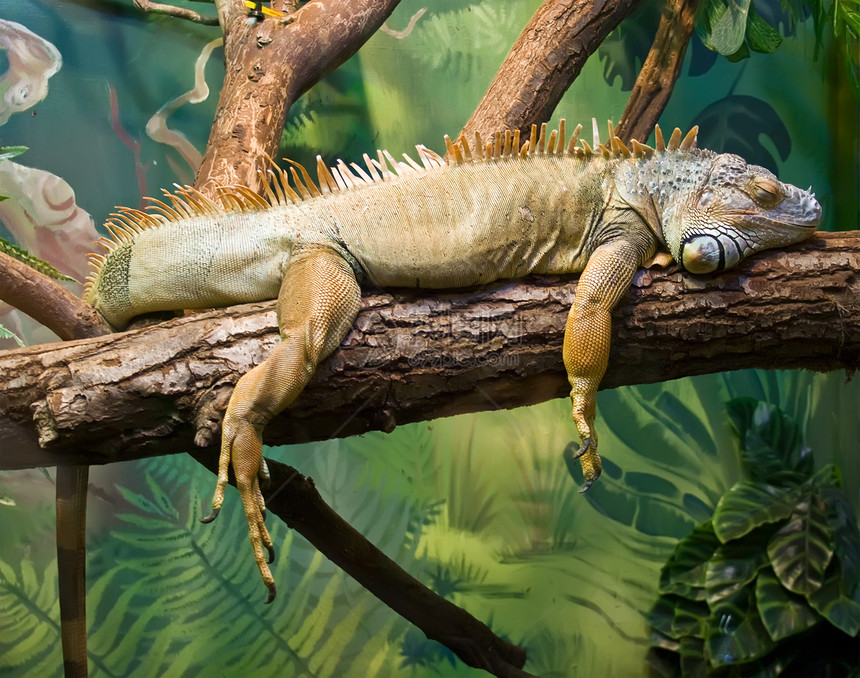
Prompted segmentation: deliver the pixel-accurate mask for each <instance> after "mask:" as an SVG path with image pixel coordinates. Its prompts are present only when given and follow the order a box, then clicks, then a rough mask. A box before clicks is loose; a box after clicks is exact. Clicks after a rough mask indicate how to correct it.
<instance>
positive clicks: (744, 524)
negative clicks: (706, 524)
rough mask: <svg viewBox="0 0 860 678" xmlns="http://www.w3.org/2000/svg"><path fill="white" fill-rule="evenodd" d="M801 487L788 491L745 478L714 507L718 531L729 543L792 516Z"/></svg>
mask: <svg viewBox="0 0 860 678" xmlns="http://www.w3.org/2000/svg"><path fill="white" fill-rule="evenodd" d="M797 496H798V491H797V490H786V489H784V488H779V487H773V486H772V485H767V484H765V483H761V482H751V481H747V480H744V481H741V482H739V483H738V484H736V485H735V486H734V487H732V488H731V489H730V490H729V491H728V492H726V493H725V494H724V495H723V496H722V497H720V500H719V501H718V502H717V508H716V509H715V510H714V518H713V522H714V532H715V533H716V535H717V537H718V538H719V540H720V541H721V542H723V543H726V542H728V541H730V540H732V539H739V538H740V537H743V536H744V535H745V534H748V533H750V532H751V531H752V530H754V529H756V528H757V527H761V526H762V525H766V524H768V523H775V522H777V521H778V520H782V519H784V518H787V517H788V516H790V515H791V512H792V511H793V510H794V505H795V502H796V501H797Z"/></svg>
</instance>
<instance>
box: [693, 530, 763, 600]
mask: <svg viewBox="0 0 860 678" xmlns="http://www.w3.org/2000/svg"><path fill="white" fill-rule="evenodd" d="M766 564H767V554H765V552H764V550H763V549H762V548H761V543H760V542H759V540H757V539H742V540H739V541H731V542H729V543H728V544H722V545H721V546H720V547H719V548H718V549H717V550H716V551H714V555H713V556H712V557H711V559H710V560H709V561H708V565H707V568H706V572H705V591H706V593H707V596H708V605H710V606H711V608H712V609H713V608H715V607H716V605H717V603H718V601H721V600H724V599H725V598H728V597H729V596H731V595H733V594H734V593H736V592H737V591H739V590H740V589H741V588H743V587H744V586H746V585H747V584H749V583H750V582H751V581H753V579H755V577H756V575H757V574H758V572H759V570H760V569H761V568H762V567H764V566H765V565H766Z"/></svg>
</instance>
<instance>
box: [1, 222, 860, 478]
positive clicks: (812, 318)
mask: <svg viewBox="0 0 860 678" xmlns="http://www.w3.org/2000/svg"><path fill="white" fill-rule="evenodd" d="M819 236H820V237H818V238H817V239H815V240H813V241H811V242H809V243H806V244H804V245H800V246H796V247H794V248H792V249H791V250H790V251H774V252H771V253H767V254H765V255H762V256H759V257H756V258H754V259H752V260H751V261H748V262H744V263H742V264H741V265H740V266H738V267H737V268H736V269H733V270H731V271H728V272H726V273H723V274H720V275H718V276H714V277H708V278H693V277H690V276H686V275H682V274H681V273H678V272H663V271H658V270H649V271H643V272H642V273H640V274H639V276H638V277H637V278H636V281H635V285H634V287H633V289H632V290H631V292H630V293H629V294H628V296H627V298H626V300H625V301H624V302H623V303H622V304H621V306H620V308H619V309H618V311H617V312H616V314H615V329H614V333H613V351H612V355H611V357H610V367H609V370H608V371H607V374H606V377H605V378H604V380H603V384H602V385H603V387H613V386H618V385H621V384H633V383H650V382H658V381H665V380H667V379H673V378H677V377H681V376H685V375H693V374H704V373H710V372H717V371H725V370H732V369H741V368H747V367H760V368H769V369H775V368H811V369H816V370H833V369H840V368H847V369H851V370H853V369H855V368H856V367H857V364H858V359H859V358H860V234H858V233H857V232H851V233H832V234H819ZM574 290H575V284H574V283H573V282H571V281H570V280H564V279H556V278H543V279H537V280H533V281H527V282H520V283H514V282H508V283H505V282H501V283H497V284H495V285H492V286H489V287H487V288H486V289H483V290H478V291H475V290H470V291H463V292H456V291H454V292H443V293H434V294H433V295H432V296H428V295H427V293H426V292H425V293H421V292H416V291H408V292H397V293H394V294H368V295H366V296H365V297H364V308H363V310H362V312H361V314H360V315H359V317H358V320H357V322H356V325H355V328H354V329H353V331H352V332H351V333H350V334H349V336H348V337H347V339H346V340H345V341H344V343H343V345H342V346H341V348H340V349H339V350H338V351H337V352H336V353H335V354H334V355H333V356H332V357H331V358H330V359H329V360H328V361H326V362H325V363H324V364H323V365H322V366H321V368H320V370H319V373H318V374H317V376H316V377H315V378H314V380H313V381H312V382H311V384H310V385H309V387H308V388H307V389H306V390H305V391H304V392H303V394H302V397H301V398H300V399H299V400H298V402H297V403H296V404H295V406H294V407H292V408H291V409H290V410H288V411H287V412H286V413H284V414H283V415H281V416H279V417H278V418H276V419H275V420H274V421H273V422H272V424H271V425H269V427H268V428H267V429H266V434H267V442H269V443H271V444H280V443H285V442H299V441H308V440H320V439H325V438H329V437H332V436H346V435H351V434H355V433H360V432H364V431H368V430H380V429H381V430H390V429H391V428H393V427H394V426H396V425H398V424H403V423H406V422H410V421H419V420H424V419H429V418H433V417H439V416H447V415H452V414H457V413H461V412H473V411H479V410H487V409H494V408H499V407H514V406H519V405H525V404H531V403H537V402H540V401H543V400H547V399H549V398H555V397H560V396H563V395H565V394H566V392H567V388H568V387H567V383H566V379H565V374H564V370H563V367H562V363H561V357H560V356H561V341H562V335H563V329H564V323H565V319H566V316H567V311H568V308H569V305H570V302H571V299H572V296H573V293H574ZM277 340H278V337H277V331H276V329H275V319H274V309H273V304H272V303H265V304H252V305H246V306H240V307H235V308H233V309H230V310H228V311H223V310H222V311H214V312H209V313H205V314H201V315H198V316H195V317H189V318H180V319H176V320H171V321H168V322H165V323H162V324H158V325H154V326H149V327H145V328H142V329H139V330H135V331H131V332H127V333H123V334H117V335H112V336H109V337H102V338H98V339H90V340H86V341H77V342H69V343H66V344H61V345H53V346H39V347H32V348H24V349H17V350H14V351H7V352H6V353H2V354H0V374H3V375H4V377H5V379H4V381H3V383H2V385H0V439H3V440H4V441H9V442H8V443H5V444H4V445H3V447H2V449H0V468H28V467H33V466H40V465H52V464H58V463H68V464H74V463H95V464H99V463H106V462H111V461H116V460H120V459H130V458H136V457H144V456H154V455H159V454H169V453H175V452H180V451H184V450H188V449H191V448H192V447H193V442H194V441H195V439H196V440H197V442H199V443H202V444H203V445H204V446H207V447H209V448H210V449H211V448H212V447H214V444H215V441H216V440H217V437H218V436H217V434H218V424H219V421H220V416H221V413H222V411H223V407H224V405H225V403H226V399H227V397H228V396H229V393H230V390H231V387H232V384H233V383H234V382H235V381H236V380H237V379H238V377H239V376H240V375H241V374H244V373H245V372H247V370H248V369H249V368H250V367H251V365H253V364H256V363H259V361H260V360H261V359H262V358H263V357H264V356H265V355H266V354H267V353H268V352H269V351H270V350H271V348H272V347H273V346H274V344H275V343H276V342H277ZM6 436H10V437H9V438H7V437H6ZM40 437H41V438H42V440H43V442H44V443H45V445H46V447H45V448H44V449H43V448H41V447H40V446H39V445H38V442H37V441H38V439H39V438H40ZM76 448H77V449H88V450H90V452H89V453H88V454H87V455H83V454H82V453H80V452H76V451H75V450H76Z"/></svg>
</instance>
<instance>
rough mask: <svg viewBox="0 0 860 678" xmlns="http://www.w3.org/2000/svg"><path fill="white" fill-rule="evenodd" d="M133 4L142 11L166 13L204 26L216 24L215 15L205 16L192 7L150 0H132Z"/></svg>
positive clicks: (216, 18)
mask: <svg viewBox="0 0 860 678" xmlns="http://www.w3.org/2000/svg"><path fill="white" fill-rule="evenodd" d="M134 6H135V7H137V8H138V9H140V10H143V11H144V12H152V13H154V14H167V15H168V16H172V17H176V18H177V19H186V20H187V21H193V22H194V23H197V24H203V25H204V26H217V25H218V17H217V16H206V15H205V14H200V13H199V12H195V11H194V10H192V9H186V8H184V7H175V6H173V5H165V4H164V3H162V2H151V0H134Z"/></svg>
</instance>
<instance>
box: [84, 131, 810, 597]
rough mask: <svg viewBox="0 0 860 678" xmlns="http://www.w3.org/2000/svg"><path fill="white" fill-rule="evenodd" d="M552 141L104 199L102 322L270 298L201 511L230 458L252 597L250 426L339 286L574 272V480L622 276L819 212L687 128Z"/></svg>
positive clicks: (332, 304)
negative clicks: (273, 304)
mask: <svg viewBox="0 0 860 678" xmlns="http://www.w3.org/2000/svg"><path fill="white" fill-rule="evenodd" d="M555 134H556V133H555V132H553V134H552V135H551V136H550V137H549V139H547V137H546V135H545V128H543V127H542V128H541V133H540V137H539V138H538V135H537V134H536V130H534V129H533V131H532V136H531V140H530V142H529V143H527V144H525V145H524V146H523V147H522V150H521V151H520V144H519V133H514V134H511V133H506V134H505V136H504V137H502V136H501V135H497V136H496V138H495V140H494V141H495V143H494V144H493V143H490V144H487V145H486V146H484V144H483V143H482V142H481V140H480V139H478V140H477V143H476V144H475V147H474V148H472V147H470V146H469V145H468V144H467V143H466V142H465V140H463V139H461V140H459V141H458V143H457V145H456V146H455V145H454V144H452V143H451V142H450V140H448V139H447V138H446V143H447V146H448V160H447V161H445V160H443V159H442V158H441V157H440V156H438V155H436V154H434V153H432V152H430V151H428V150H427V149H424V148H423V147H418V151H419V157H420V158H421V160H422V162H423V163H424V165H425V168H424V169H419V170H417V171H415V170H412V169H411V168H410V167H409V166H408V165H406V164H405V163H398V162H396V161H394V160H393V159H392V158H390V156H387V157H384V156H383V155H382V154H379V160H378V161H371V160H370V159H369V158H367V156H365V160H366V163H367V167H368V170H367V171H368V172H369V174H370V175H369V176H368V175H367V174H365V173H364V172H363V171H362V170H360V169H355V172H357V173H358V174H359V176H357V175H356V174H355V173H353V172H352V171H351V170H349V169H348V168H347V167H346V165H344V164H343V163H339V164H338V166H337V167H336V168H332V169H331V171H329V170H328V169H327V168H325V166H322V163H321V161H319V163H318V175H319V184H320V189H322V191H323V193H324V194H323V195H321V196H320V195H319V190H318V188H317V186H316V185H315V184H314V183H313V182H312V180H311V179H310V177H309V176H308V175H307V173H306V172H305V171H304V169H303V168H299V169H298V170H296V169H291V172H292V182H290V179H289V175H288V174H287V173H286V172H284V171H281V170H275V171H274V172H272V177H271V180H270V181H269V183H268V184H267V185H266V194H267V197H266V199H265V200H264V199H262V198H260V197H259V196H256V195H255V194H252V193H251V192H250V191H249V190H248V189H246V188H242V187H231V188H227V189H225V190H224V193H223V195H222V196H221V203H222V204H221V205H218V204H215V203H213V202H211V201H209V200H208V199H206V198H204V197H203V196H201V195H200V194H198V193H196V192H195V191H193V189H180V190H179V192H177V193H176V194H173V195H171V194H167V195H168V198H169V200H170V201H171V203H172V207H168V206H167V205H164V204H163V203H161V204H159V205H157V206H156V207H155V208H154V209H155V210H156V211H160V212H161V215H159V214H155V213H153V212H148V213H143V212H138V211H135V210H123V211H121V212H120V213H119V214H117V215H115V217H114V219H112V220H111V221H110V222H109V223H108V227H109V229H111V232H112V235H113V236H114V237H113V239H112V240H105V241H104V244H105V245H106V248H107V250H108V252H107V255H106V256H101V255H93V261H94V266H95V268H96V272H95V274H94V275H93V276H91V279H90V282H89V284H88V289H87V292H86V295H85V298H86V299H87V300H88V301H89V302H90V303H92V304H93V305H94V306H95V307H96V308H98V309H99V310H100V311H101V312H102V314H103V315H104V316H105V318H106V319H107V320H108V321H109V322H110V323H111V324H113V325H114V326H117V327H122V326H124V325H125V324H126V323H127V321H128V320H129V319H130V318H132V317H134V316H135V315H138V314H141V313H145V312H149V311H155V310H164V309H183V308H195V307H198V308H199V307H211V306H218V305H222V306H223V305H229V304H233V303H239V302H244V301H255V300H262V299H268V298H272V297H275V296H277V298H278V305H277V308H278V326H279V328H280V332H281V338H282V342H281V343H280V345H279V346H278V347H277V348H276V349H275V351H274V352H273V354H272V355H271V356H270V357H269V358H268V359H267V360H265V361H264V362H263V363H262V364H260V365H258V366H257V367H255V368H254V369H253V370H251V371H250V372H248V373H247V374H245V375H244V376H243V377H242V378H241V379H240V380H239V382H238V383H237V385H236V389H235V391H234V393H233V396H232V398H231V399H230V403H229V405H228V407H227V412H226V414H225V416H224V423H223V432H222V446H221V458H220V465H219V473H218V485H217V488H216V491H215V496H214V499H213V502H212V514H211V515H210V516H209V517H208V518H206V519H205V520H206V521H209V520H212V519H214V518H215V516H216V515H217V514H218V511H219V510H220V509H221V506H222V503H223V501H224V489H225V486H226V483H227V471H228V468H229V467H230V465H232V467H233V470H234V472H235V474H236V481H237V486H238V488H239V495H240V497H241V499H242V503H243V505H244V507H245V515H246V518H247V520H248V526H249V531H250V537H251V543H252V546H253V549H254V558H255V560H256V562H257V565H258V566H259V568H260V572H261V575H262V577H263V581H264V582H265V584H266V586H267V587H268V589H269V597H268V600H267V602H270V601H271V600H272V599H273V598H274V595H275V590H276V589H275V583H274V580H273V578H272V575H271V572H270V571H269V568H268V565H267V555H268V560H269V561H271V559H272V558H273V557H274V547H273V544H272V541H271V538H270V536H269V533H268V531H267V530H266V527H265V524H264V520H263V519H264V515H265V504H264V501H263V498H262V494H261V492H260V479H261V478H264V477H265V475H266V469H265V464H264V462H263V456H262V445H263V442H262V433H263V429H264V428H265V426H266V425H267V424H268V422H269V421H270V420H271V419H272V418H273V417H274V416H275V415H276V414H277V413H278V412H280V411H281V410H283V409H284V408H286V407H287V406H289V405H290V403H292V402H293V401H294V400H295V399H296V397H298V396H299V394H300V393H301V391H302V389H303V388H304V387H305V385H306V384H307V383H308V381H309V380H310V378H311V376H312V375H313V373H314V371H315V369H316V367H317V366H318V365H319V363H320V361H322V360H324V359H325V357H326V356H328V355H329V354H330V353H331V352H332V351H334V349H335V348H336V347H337V346H338V345H339V344H340V342H341V341H342V340H343V338H344V336H345V335H346V333H347V332H348V331H349V328H350V327H351V325H352V322H353V320H354V318H355V316H356V314H357V312H358V309H359V305H360V291H359V283H361V282H364V281H370V282H372V283H374V284H376V285H380V286H412V287H428V288H444V287H465V286H470V285H476V284H481V283H486V282H490V281H493V280H497V279H502V278H519V277H523V276H526V275H529V274H531V273H580V272H581V274H582V275H581V277H580V280H579V285H578V287H577V293H576V298H575V300H574V303H573V306H572V308H571V310H570V315H569V317H568V321H567V327H566V330H565V339H564V351H563V358H564V364H565V368H566V370H567V374H568V378H569V381H570V385H571V401H572V404H573V419H574V423H575V424H576V429H577V432H578V434H579V438H580V441H581V446H580V449H579V452H578V456H579V457H580V460H581V464H582V469H583V475H584V477H585V489H587V488H588V487H589V486H590V485H591V484H592V483H593V482H594V481H595V480H596V479H597V477H598V476H599V474H600V469H601V462H600V456H599V454H598V452H597V432H596V431H595V429H594V414H595V400H596V394H597V388H598V385H599V384H600V380H601V378H602V377H603V374H604V372H605V370H606V364H607V360H608V356H609V339H610V324H611V320H610V314H611V312H612V309H613V308H614V307H615V306H616V305H617V303H618V301H619V300H620V299H621V298H622V297H623V295H624V294H625V293H626V291H627V290H628V288H629V286H630V282H631V280H632V278H633V275H634V274H635V273H636V271H637V269H638V268H639V267H641V266H642V265H644V264H648V263H649V262H651V261H654V260H659V261H663V262H665V261H667V260H669V255H670V254H671V257H673V258H674V259H675V260H676V261H677V262H678V263H680V264H681V265H682V266H683V267H684V268H686V269H687V270H689V271H691V272H694V273H708V272H712V271H718V270H722V269H724V268H729V267H730V266H733V265H734V264H736V263H737V262H738V261H739V260H740V259H742V258H744V257H746V256H748V255H750V254H752V253H754V252H755V251H758V250H761V249H766V248H769V247H779V246H785V245H789V244H792V243H795V242H800V241H801V240H804V239H805V238H808V237H810V236H811V235H812V233H813V232H814V230H815V226H816V225H817V223H818V220H819V216H820V207H819V206H818V203H817V202H816V201H815V199H814V196H813V195H812V194H811V193H809V192H808V191H801V190H800V189H797V188H795V187H793V186H790V185H788V184H783V183H781V182H779V181H778V180H777V179H776V177H774V176H773V175H772V174H771V173H770V172H768V171H767V170H765V169H763V168H760V167H755V166H751V165H747V164H746V163H745V162H744V161H743V160H742V159H741V158H738V157H737V156H732V155H716V154H714V153H711V152H709V151H700V150H698V149H695V148H694V147H693V146H694V140H695V130H693V131H692V132H691V133H690V134H688V135H687V137H685V138H684V139H683V140H682V139H681V134H680V131H679V130H675V133H673V135H672V137H671V139H670V140H669V142H668V144H667V143H666V142H665V141H664V140H663V137H662V135H661V134H660V132H659V129H658V130H657V134H656V144H655V146H656V148H654V149H652V148H649V147H647V146H643V145H641V144H639V143H638V142H633V143H632V144H631V147H632V150H631V149H628V148H627V147H626V146H625V145H624V144H622V143H621V142H620V141H619V140H618V139H616V138H615V137H614V135H613V134H612V130H611V126H610V141H609V142H608V146H606V147H604V146H602V145H600V146H598V144H599V140H597V139H596V138H595V151H594V152H592V150H591V148H590V147H589V146H588V145H587V144H585V143H584V142H582V147H581V148H576V147H575V142H576V138H577V136H578V134H579V128H577V130H576V132H575V133H574V139H573V140H572V141H571V144H570V145H569V146H568V147H565V144H564V128H563V126H562V128H561V133H560V135H559V137H556V136H555ZM595 137H596V134H595ZM557 139H558V141H557ZM353 167H355V166H353ZM391 169H393V170H394V171H395V172H396V174H393V175H392V174H391ZM380 175H381V176H380ZM290 183H291V185H290ZM300 194H301V196H300Z"/></svg>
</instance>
